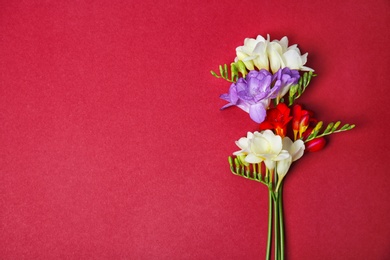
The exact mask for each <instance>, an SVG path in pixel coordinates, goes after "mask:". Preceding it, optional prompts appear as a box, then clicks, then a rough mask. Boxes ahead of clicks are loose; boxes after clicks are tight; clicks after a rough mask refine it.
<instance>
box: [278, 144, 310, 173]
mask: <svg viewBox="0 0 390 260" xmlns="http://www.w3.org/2000/svg"><path fill="white" fill-rule="evenodd" d="M282 143H283V149H284V150H286V151H287V152H288V154H289V155H290V156H289V157H288V158H287V159H285V160H282V161H279V162H278V163H277V166H276V172H277V174H278V176H279V179H280V180H281V179H283V177H284V176H285V175H286V174H287V172H288V170H289V169H290V166H291V163H292V162H294V161H296V160H298V159H299V158H301V157H302V155H303V152H304V151H305V144H304V142H303V141H302V140H296V141H295V142H293V141H291V139H290V138H289V137H284V138H283V140H282Z"/></svg>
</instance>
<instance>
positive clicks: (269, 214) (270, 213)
mask: <svg viewBox="0 0 390 260" xmlns="http://www.w3.org/2000/svg"><path fill="white" fill-rule="evenodd" d="M272 203H273V200H272V190H269V191H268V239H267V254H266V256H265V259H266V260H269V259H270V257H271V239H272Z"/></svg>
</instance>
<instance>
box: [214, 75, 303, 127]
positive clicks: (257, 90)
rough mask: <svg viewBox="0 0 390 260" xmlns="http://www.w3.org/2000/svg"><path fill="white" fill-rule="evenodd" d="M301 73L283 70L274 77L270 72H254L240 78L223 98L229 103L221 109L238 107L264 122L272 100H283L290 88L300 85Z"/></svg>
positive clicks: (257, 120)
mask: <svg viewBox="0 0 390 260" xmlns="http://www.w3.org/2000/svg"><path fill="white" fill-rule="evenodd" d="M299 77H300V76H299V72H298V71H297V70H290V69H289V68H283V69H280V70H278V71H277V72H276V73H275V74H274V75H272V74H271V73H270V72H269V71H268V70H265V69H262V70H260V71H256V70H252V71H250V72H249V73H248V75H246V77H245V78H239V79H238V80H237V82H236V83H233V84H232V85H231V86H230V88H229V93H226V94H222V95H221V98H222V99H223V100H226V101H228V102H229V103H228V104H226V105H225V106H223V107H222V108H221V109H225V108H227V107H230V106H238V107H239V108H241V109H242V110H244V111H245V112H247V113H249V116H250V118H251V119H252V120H253V121H255V122H256V123H259V124H260V123H261V122H263V121H264V119H265V116H266V114H267V108H268V106H269V103H270V100H271V99H274V98H278V99H279V98H281V97H282V96H284V95H285V94H286V93H287V92H288V90H289V89H290V87H291V86H292V85H294V84H297V83H298V80H299Z"/></svg>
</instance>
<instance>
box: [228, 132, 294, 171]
mask: <svg viewBox="0 0 390 260" xmlns="http://www.w3.org/2000/svg"><path fill="white" fill-rule="evenodd" d="M248 136H249V138H246V139H240V140H241V141H240V140H239V141H238V142H236V144H237V145H238V146H239V147H240V148H241V151H238V152H235V153H234V154H235V155H237V156H240V155H245V159H244V160H245V162H247V163H252V164H254V163H261V162H263V161H264V163H265V166H266V167H267V168H268V169H270V170H273V169H274V168H275V165H276V162H277V161H280V160H284V159H287V158H288V157H289V156H290V154H289V153H288V151H286V150H283V149H282V148H283V144H282V138H281V137H280V136H279V135H275V134H274V133H273V132H272V131H271V130H265V131H263V132H261V133H260V132H257V131H256V132H254V133H253V134H249V133H248Z"/></svg>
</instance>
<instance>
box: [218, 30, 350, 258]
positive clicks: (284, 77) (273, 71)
mask: <svg viewBox="0 0 390 260" xmlns="http://www.w3.org/2000/svg"><path fill="white" fill-rule="evenodd" d="M236 53H237V57H236V58H235V60H234V62H232V63H231V64H230V66H229V67H228V65H227V64H224V65H220V66H219V74H217V73H215V72H213V71H211V74H212V75H213V76H215V77H217V78H223V79H225V80H227V81H229V82H231V85H230V88H229V91H228V93H225V94H222V95H221V98H222V99H223V100H226V101H227V102H228V104H226V105H225V106H223V107H222V109H225V108H227V107H230V106H237V107H239V108H240V109H242V110H244V111H245V112H247V113H248V114H249V116H250V118H251V119H252V120H253V121H255V122H256V123H258V124H259V129H258V131H255V132H248V133H247V135H246V137H242V138H240V139H239V140H238V141H236V144H237V146H238V147H239V148H240V150H239V151H237V152H234V153H233V155H234V156H229V164H230V170H231V171H232V172H233V173H234V174H235V175H239V176H242V177H244V178H247V179H249V180H254V181H257V182H260V183H262V184H264V185H265V186H266V187H267V188H268V192H269V215H268V240H267V246H266V259H270V257H271V247H272V237H273V238H274V250H275V251H274V256H275V259H284V256H285V248H284V224H283V203H282V190H283V180H284V178H285V176H286V174H287V172H288V171H289V169H290V166H291V164H292V163H293V162H294V161H296V160H298V159H299V158H301V157H302V156H303V154H304V153H305V152H315V151H318V150H321V149H322V148H323V147H324V146H325V144H326V140H325V136H327V135H330V134H333V133H338V132H343V131H347V130H350V129H352V128H354V127H355V126H354V125H350V124H344V125H341V122H340V121H337V122H331V123H329V124H327V126H326V127H324V124H323V122H322V121H319V120H317V119H316V118H315V116H314V113H313V112H311V111H309V110H306V109H304V108H303V107H302V106H301V105H299V104H296V103H295V101H296V100H297V99H298V98H299V97H300V96H301V95H302V94H303V93H304V91H305V90H306V88H307V87H308V85H309V83H310V81H311V79H312V78H313V77H314V76H316V75H315V74H314V70H313V69H311V68H309V67H306V66H305V64H306V61H307V55H308V54H307V53H305V54H303V55H302V54H301V52H300V50H299V48H298V47H297V45H296V44H295V45H291V46H288V39H287V37H283V38H282V39H281V40H280V41H278V40H273V41H270V37H269V35H268V37H267V39H265V38H263V37H262V36H257V38H256V39H251V38H247V39H245V41H244V46H240V47H238V48H237V49H236Z"/></svg>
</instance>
